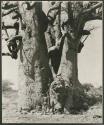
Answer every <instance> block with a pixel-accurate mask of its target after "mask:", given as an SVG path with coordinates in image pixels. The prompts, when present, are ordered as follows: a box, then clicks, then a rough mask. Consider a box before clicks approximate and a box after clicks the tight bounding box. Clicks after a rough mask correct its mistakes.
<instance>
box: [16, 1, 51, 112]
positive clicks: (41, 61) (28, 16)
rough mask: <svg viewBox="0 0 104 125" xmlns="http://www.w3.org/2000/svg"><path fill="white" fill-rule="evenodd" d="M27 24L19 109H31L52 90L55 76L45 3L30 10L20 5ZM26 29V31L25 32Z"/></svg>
mask: <svg viewBox="0 0 104 125" xmlns="http://www.w3.org/2000/svg"><path fill="white" fill-rule="evenodd" d="M19 9H20V12H21V13H22V18H23V21H24V23H25V25H26V29H25V30H24V33H23V34H22V35H23V46H22V47H21V50H20V60H19V71H18V73H19V109H22V110H31V109H34V108H35V106H36V102H37V101H38V100H39V99H40V97H41V95H42V94H45V93H46V92H47V90H48V84H49V82H50V81H51V78H52V75H51V71H50V69H49V65H48V52H47V46H46V41H45V36H44V31H43V29H44V27H43V26H44V24H43V22H42V20H43V19H42V13H43V12H42V3H41V2H37V3H36V5H35V6H34V7H33V8H32V9H30V10H26V9H23V7H22V5H20V6H19ZM22 32H23V31H22Z"/></svg>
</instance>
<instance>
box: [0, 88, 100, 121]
mask: <svg viewBox="0 0 104 125" xmlns="http://www.w3.org/2000/svg"><path fill="white" fill-rule="evenodd" d="M17 100H18V94H17V91H15V90H9V91H4V92H3V93H2V123H102V104H101V103H98V104H96V105H94V106H92V107H90V108H89V110H88V111H86V112H81V113H79V114H73V115H72V114H60V115H52V114H47V115H41V114H40V113H37V114H34V113H29V114H20V113H18V112H17Z"/></svg>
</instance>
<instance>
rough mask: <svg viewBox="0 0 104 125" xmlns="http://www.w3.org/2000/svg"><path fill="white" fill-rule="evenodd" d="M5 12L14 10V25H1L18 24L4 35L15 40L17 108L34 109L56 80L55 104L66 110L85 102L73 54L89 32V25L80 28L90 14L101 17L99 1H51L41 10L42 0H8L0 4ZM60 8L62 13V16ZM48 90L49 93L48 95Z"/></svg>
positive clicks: (11, 12)
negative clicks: (13, 31)
mask: <svg viewBox="0 0 104 125" xmlns="http://www.w3.org/2000/svg"><path fill="white" fill-rule="evenodd" d="M9 14H13V16H12V19H17V20H18V23H17V22H16V23H17V24H18V25H16V24H13V26H6V25H5V23H4V25H3V26H2V29H5V30H6V31H7V29H8V28H15V29H16V31H17V30H19V31H18V33H17V32H16V33H17V34H16V35H15V36H14V37H12V38H10V39H11V40H7V41H12V42H15V43H16V44H17V41H19V44H18V45H17V47H14V48H18V49H17V50H18V51H16V53H18V58H19V69H18V70H19V82H18V84H19V109H20V110H27V111H30V110H32V109H34V108H35V107H36V105H37V103H38V104H39V100H41V98H42V96H45V95H46V93H47V92H48V91H49V89H51V90H52V89H53V88H52V87H53V86H54V85H55V84H57V85H56V91H55V92H56V93H57V90H58V94H59V95H60V98H61V101H60V99H59V98H58V97H59V96H58V94H56V95H54V96H56V100H57V101H53V103H54V105H55V106H56V107H58V108H60V106H59V105H58V104H60V105H61V106H62V108H65V109H66V110H67V111H70V108H71V107H73V108H76V107H81V106H84V105H83V104H84V103H82V102H81V98H80V94H81V93H83V87H82V85H81V83H80V82H79V80H78V67H77V55H78V53H80V52H81V49H82V47H83V43H82V42H81V38H82V37H83V36H88V35H90V30H86V29H84V27H85V24H86V23H87V22H88V21H90V20H96V19H102V2H87V3H84V2H78V1H70V2H67V1H65V2H63V1H60V2H59V1H58V2H50V7H49V10H48V13H47V16H46V15H45V13H44V12H43V10H42V2H36V1H35V2H34V1H31V2H30V1H21V2H20V1H15V2H12V1H9V2H5V3H4V4H2V17H4V16H7V15H9ZM62 14H65V15H66V17H67V18H65V19H66V20H64V19H63V18H62ZM45 35H46V37H45ZM21 37H22V38H21ZM14 38H15V39H14ZM17 38H21V40H20V39H19V40H18V39H17ZM8 39H9V38H8ZM9 43H10V42H9ZM13 46H14V45H10V46H9V47H13ZM47 46H48V47H47ZM12 50H14V49H13V48H12ZM13 52H14V51H12V55H13ZM3 55H10V56H11V54H3ZM11 57H12V58H14V56H11ZM49 60H51V64H50V65H51V67H52V68H50V66H49ZM51 69H52V70H51ZM53 76H54V77H53ZM60 86H61V87H60ZM57 88H58V89H57ZM59 90H60V91H61V92H59ZM51 92H52V91H51ZM51 92H49V94H51V95H52V93H51ZM64 92H65V93H64ZM51 97H52V98H53V96H50V100H52V99H51ZM75 97H76V98H77V99H74V98H75ZM53 100H54V99H53ZM63 101H64V104H63ZM79 102H81V103H82V104H79ZM76 103H77V105H76ZM57 105H58V106H57Z"/></svg>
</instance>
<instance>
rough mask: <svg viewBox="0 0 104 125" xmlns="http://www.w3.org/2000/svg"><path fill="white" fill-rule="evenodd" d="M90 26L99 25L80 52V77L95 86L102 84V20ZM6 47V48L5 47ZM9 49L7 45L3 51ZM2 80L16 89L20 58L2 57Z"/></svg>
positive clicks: (89, 25) (45, 8) (81, 80)
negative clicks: (11, 83)
mask: <svg viewBox="0 0 104 125" xmlns="http://www.w3.org/2000/svg"><path fill="white" fill-rule="evenodd" d="M43 9H44V10H45V12H46V11H47V3H46V2H44V6H43ZM88 27H98V28H97V29H95V30H93V31H92V32H91V35H90V36H89V37H88V39H87V40H86V41H85V46H84V48H83V49H82V52H81V53H79V54H78V75H79V76H78V77H79V81H80V82H81V83H82V84H83V83H92V85H94V86H95V87H99V86H101V85H102V64H103V63H102V50H103V44H102V21H98V20H96V21H90V22H89V23H87V25H86V28H88ZM4 48H5V49H4ZM4 50H5V51H7V48H6V45H4V46H2V51H4ZM2 80H9V81H11V82H13V83H14V85H13V87H14V89H17V88H18V60H13V59H11V57H7V56H3V57H2Z"/></svg>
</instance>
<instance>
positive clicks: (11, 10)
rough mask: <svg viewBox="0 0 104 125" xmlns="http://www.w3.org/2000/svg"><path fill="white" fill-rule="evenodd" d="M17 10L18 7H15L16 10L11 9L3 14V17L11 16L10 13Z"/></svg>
mask: <svg viewBox="0 0 104 125" xmlns="http://www.w3.org/2000/svg"><path fill="white" fill-rule="evenodd" d="M17 9H18V7H14V8H11V9H9V10H8V11H6V12H2V17H3V16H6V15H9V14H10V13H12V12H14V11H16V10H17Z"/></svg>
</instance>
